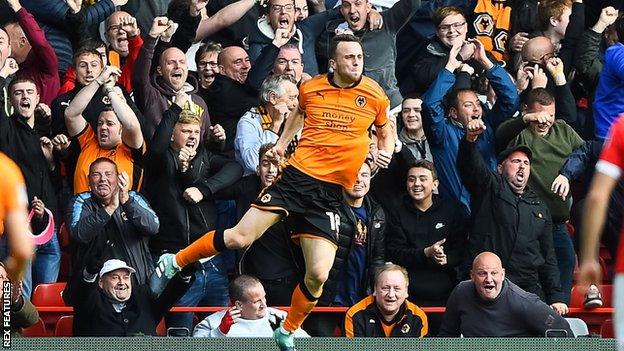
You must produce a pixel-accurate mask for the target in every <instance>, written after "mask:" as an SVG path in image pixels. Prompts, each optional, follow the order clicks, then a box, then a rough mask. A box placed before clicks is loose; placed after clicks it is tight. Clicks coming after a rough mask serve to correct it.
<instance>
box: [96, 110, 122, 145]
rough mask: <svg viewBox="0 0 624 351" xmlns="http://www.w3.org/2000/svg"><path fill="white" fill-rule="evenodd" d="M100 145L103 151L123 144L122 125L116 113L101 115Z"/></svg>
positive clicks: (98, 129) (99, 120) (99, 125)
mask: <svg viewBox="0 0 624 351" xmlns="http://www.w3.org/2000/svg"><path fill="white" fill-rule="evenodd" d="M97 139H98V144H100V147H101V148H103V149H112V148H114V147H116V146H117V145H119V144H121V123H119V119H118V118H117V115H115V112H113V111H103V112H102V113H100V117H99V118H98V124H97Z"/></svg>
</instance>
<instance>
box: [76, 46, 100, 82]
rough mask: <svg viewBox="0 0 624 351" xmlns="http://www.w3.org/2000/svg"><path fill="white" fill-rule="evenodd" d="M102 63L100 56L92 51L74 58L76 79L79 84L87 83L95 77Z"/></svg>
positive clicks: (98, 73)
mask: <svg viewBox="0 0 624 351" xmlns="http://www.w3.org/2000/svg"><path fill="white" fill-rule="evenodd" d="M103 68H104V65H103V63H102V58H101V57H100V56H97V55H95V54H92V53H86V54H83V55H80V56H78V57H77V58H76V81H77V82H78V83H79V84H80V85H88V84H89V83H91V82H92V81H93V80H94V79H95V78H97V77H98V76H99V75H100V73H102V69H103Z"/></svg>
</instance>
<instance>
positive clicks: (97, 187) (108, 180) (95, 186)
mask: <svg viewBox="0 0 624 351" xmlns="http://www.w3.org/2000/svg"><path fill="white" fill-rule="evenodd" d="M89 188H91V192H92V193H93V194H95V196H96V197H97V198H98V199H99V200H100V201H102V200H108V199H110V198H111V197H112V196H115V195H116V194H117V189H118V183H117V171H116V170H115V166H114V165H113V164H112V163H110V162H100V163H98V164H96V165H95V166H93V167H91V170H90V171H89Z"/></svg>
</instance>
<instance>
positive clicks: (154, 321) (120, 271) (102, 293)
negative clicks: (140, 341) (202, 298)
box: [73, 253, 193, 337]
mask: <svg viewBox="0 0 624 351" xmlns="http://www.w3.org/2000/svg"><path fill="white" fill-rule="evenodd" d="M135 273H136V270H135V269H134V268H132V267H130V266H129V265H128V264H127V263H126V262H124V261H122V260H118V259H110V260H107V261H105V262H104V261H103V258H102V257H100V256H97V253H96V254H95V257H92V258H90V259H89V261H88V262H87V264H86V265H85V266H84V268H83V269H82V270H81V271H80V272H79V273H77V274H75V275H74V278H73V280H74V284H75V286H76V296H75V297H76V298H75V301H76V302H75V304H74V335H75V336H91V337H93V336H117V337H120V336H146V335H151V336H156V326H157V325H158V323H160V320H161V319H162V317H163V315H164V314H165V313H166V312H167V311H169V309H171V307H172V306H173V304H174V303H175V302H176V301H177V300H178V299H179V298H180V296H181V295H182V294H184V292H186V291H187V290H188V288H189V286H190V285H191V283H192V282H193V275H192V271H191V270H189V269H185V270H184V271H182V272H180V273H179V274H177V275H176V276H175V278H174V279H173V280H172V281H171V283H170V284H169V285H168V286H167V288H166V289H165V291H164V292H163V294H162V295H160V296H159V297H158V298H154V297H152V295H151V294H150V290H149V287H148V286H147V285H145V284H136V282H135V281H133V278H132V276H133V275H134V274H135ZM98 277H99V278H98Z"/></svg>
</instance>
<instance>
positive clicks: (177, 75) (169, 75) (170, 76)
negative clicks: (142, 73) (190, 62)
mask: <svg viewBox="0 0 624 351" xmlns="http://www.w3.org/2000/svg"><path fill="white" fill-rule="evenodd" d="M157 72H158V74H160V75H161V76H162V77H163V79H164V81H165V82H167V84H169V86H170V87H172V88H173V89H174V90H175V91H179V90H181V89H182V87H183V86H184V83H186V78H187V76H188V66H187V65H186V56H185V55H184V53H183V52H182V51H181V50H180V49H178V48H169V49H167V50H165V51H164V52H163V53H162V57H161V59H160V64H159V65H158V68H157Z"/></svg>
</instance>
